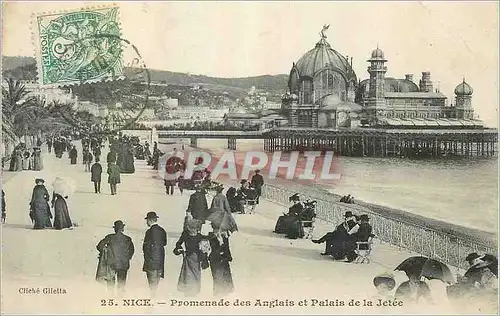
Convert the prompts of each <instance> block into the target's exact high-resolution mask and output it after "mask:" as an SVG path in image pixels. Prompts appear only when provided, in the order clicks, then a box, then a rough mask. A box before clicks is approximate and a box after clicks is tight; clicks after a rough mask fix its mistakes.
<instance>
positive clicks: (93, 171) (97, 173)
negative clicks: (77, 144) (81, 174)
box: [90, 157, 102, 193]
mask: <svg viewBox="0 0 500 316" xmlns="http://www.w3.org/2000/svg"><path fill="white" fill-rule="evenodd" d="M101 174H102V166H101V164H100V163H99V158H97V157H96V159H95V163H94V164H93V165H92V167H91V168H90V181H92V182H94V191H95V193H101Z"/></svg>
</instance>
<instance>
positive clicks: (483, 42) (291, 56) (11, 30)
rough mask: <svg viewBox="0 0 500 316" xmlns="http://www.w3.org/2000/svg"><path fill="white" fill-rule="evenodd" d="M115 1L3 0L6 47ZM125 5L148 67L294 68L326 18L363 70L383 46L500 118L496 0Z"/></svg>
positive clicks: (13, 51)
mask: <svg viewBox="0 0 500 316" xmlns="http://www.w3.org/2000/svg"><path fill="white" fill-rule="evenodd" d="M96 5H110V3H95V2H94V3H90V2H76V1H74V2H52V3H51V2H43V3H34V2H7V3H5V2H4V4H3V26H2V43H3V45H2V54H3V55H4V56H34V48H33V44H32V35H31V34H32V32H31V29H30V27H31V21H32V15H33V14H35V15H36V14H40V13H41V12H52V11H55V12H60V11H61V10H64V9H66V10H72V9H80V8H85V7H92V6H96ZM116 5H117V6H119V7H120V9H119V10H120V17H119V19H120V22H121V27H122V36H123V37H124V38H126V39H128V40H130V41H131V42H132V43H133V44H134V45H135V46H136V47H137V48H138V49H139V51H140V53H141V55H142V56H143V57H144V60H145V62H146V65H147V67H148V68H153V69H162V70H169V71H176V72H187V73H192V74H202V75H207V76H216V77H247V76H256V75H265V74H283V73H289V71H290V69H291V66H292V63H293V62H296V61H297V60H298V59H299V58H300V57H301V56H302V55H303V54H304V53H306V52H307V51H308V50H310V49H312V48H313V47H314V45H315V43H316V42H317V41H318V40H319V38H320V37H319V32H320V31H321V28H322V26H323V25H324V24H330V28H329V30H328V31H327V32H326V34H327V36H328V38H327V40H328V41H329V43H330V45H331V46H332V48H334V49H335V50H337V51H338V52H339V53H341V54H342V55H344V56H347V55H348V56H352V57H353V68H354V70H355V72H356V74H357V76H358V78H360V79H365V78H367V77H368V73H367V71H366V68H367V66H368V63H367V62H366V60H367V59H368V58H369V57H370V54H371V51H372V50H373V49H375V48H376V47H377V44H378V46H379V47H380V48H381V49H382V50H383V51H384V52H385V56H386V58H387V59H388V63H387V67H388V72H387V76H390V77H397V78H404V75H405V74H414V81H415V82H417V84H418V80H420V78H421V73H422V72H423V71H430V72H431V79H432V81H433V82H434V87H435V88H438V87H439V88H440V91H441V92H442V93H444V94H445V95H446V96H448V98H449V102H453V103H454V100H453V99H454V94H453V90H454V88H455V86H456V85H457V84H459V83H461V82H462V80H463V78H465V80H466V81H467V82H468V83H469V84H470V85H471V86H472V87H473V89H474V94H473V100H472V102H473V106H474V108H475V110H476V113H478V114H479V116H480V118H481V119H482V120H484V121H485V123H486V124H487V125H488V126H495V127H496V126H498V101H499V100H498V95H499V91H498V87H499V82H498V68H499V65H498V49H499V42H498V41H499V34H498V14H499V12H498V3H497V2H496V1H495V2H494V1H492V2H478V1H476V2H465V1H460V2H452V1H446V2H437V1H433V2H417V1H413V2H375V1H363V2H310V1H309V2H149V3H146V2H127V3H116Z"/></svg>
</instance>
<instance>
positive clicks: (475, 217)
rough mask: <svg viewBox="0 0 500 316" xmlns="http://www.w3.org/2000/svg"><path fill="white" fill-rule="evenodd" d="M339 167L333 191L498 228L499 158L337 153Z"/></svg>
mask: <svg viewBox="0 0 500 316" xmlns="http://www.w3.org/2000/svg"><path fill="white" fill-rule="evenodd" d="M185 143H186V144H189V142H188V140H186V141H185ZM163 146H165V145H163ZM226 146H227V140H218V139H202V140H200V139H199V140H198V147H199V148H201V149H205V150H209V151H212V152H216V153H217V152H222V151H223V150H227V149H226ZM237 146H238V147H237V148H238V151H256V150H262V148H263V142H262V140H244V141H243V140H239V141H238V144H237ZM165 149H167V148H165ZM336 172H337V173H338V172H340V174H341V179H340V180H339V181H337V182H336V183H335V184H331V186H330V187H327V188H326V189H327V190H328V191H330V192H332V193H336V194H339V195H347V194H351V195H352V196H353V197H354V198H355V199H356V200H362V201H364V202H367V203H373V204H378V205H382V206H387V207H391V208H395V209H400V210H404V211H407V212H410V213H413V214H417V215H421V216H424V217H429V218H433V219H438V220H443V221H446V222H449V223H452V224H456V225H461V226H466V227H470V228H475V229H479V230H483V231H486V232H491V233H495V234H496V233H497V231H498V159H497V158H489V159H487V158H472V159H436V160H411V159H399V158H361V157H359V158H358V157H338V159H337V161H336Z"/></svg>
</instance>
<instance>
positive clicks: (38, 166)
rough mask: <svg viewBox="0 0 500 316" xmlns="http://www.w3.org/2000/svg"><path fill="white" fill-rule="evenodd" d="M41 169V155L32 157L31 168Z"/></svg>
mask: <svg viewBox="0 0 500 316" xmlns="http://www.w3.org/2000/svg"><path fill="white" fill-rule="evenodd" d="M42 169H43V162H42V157H40V156H37V157H35V159H34V168H33V170H35V171H40V170H42Z"/></svg>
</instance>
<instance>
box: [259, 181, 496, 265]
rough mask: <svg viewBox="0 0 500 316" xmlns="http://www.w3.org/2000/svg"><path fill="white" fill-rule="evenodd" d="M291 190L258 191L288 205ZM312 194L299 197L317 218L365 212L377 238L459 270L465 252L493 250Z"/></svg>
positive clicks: (268, 187)
mask: <svg viewBox="0 0 500 316" xmlns="http://www.w3.org/2000/svg"><path fill="white" fill-rule="evenodd" d="M294 193H296V192H294V191H292V190H289V189H285V188H281V187H277V186H274V185H269V184H266V185H264V187H263V190H262V197H263V198H265V199H268V200H270V201H272V202H275V203H277V204H281V205H283V206H288V205H290V202H289V200H288V198H289V196H291V195H293V194H294ZM314 195H315V196H313V195H307V194H303V195H302V196H304V197H305V198H310V199H313V200H316V201H317V205H316V214H317V217H318V218H319V219H321V220H324V221H326V222H330V223H333V224H335V225H338V224H339V223H341V222H342V221H343V217H344V213H345V212H346V211H351V212H353V213H354V214H357V215H361V214H367V215H369V216H370V222H371V225H372V227H373V233H374V234H375V235H376V236H377V238H378V239H379V240H380V241H383V242H386V243H389V244H391V245H393V246H396V247H398V248H399V249H400V250H401V249H406V250H408V251H412V252H415V253H418V254H421V255H423V256H427V257H429V258H434V259H437V260H439V261H441V262H443V263H446V264H448V265H451V266H454V267H457V268H462V269H465V268H467V262H466V261H465V257H466V256H467V254H468V253H471V252H477V253H491V254H496V253H497V249H496V247H495V246H494V245H493V243H491V244H487V243H485V242H483V241H479V240H475V238H474V237H473V236H470V238H465V237H460V236H455V235H453V234H449V233H445V232H441V231H438V230H436V229H432V228H429V227H424V226H420V225H417V224H414V223H411V222H407V221H403V220H400V219H396V218H390V217H388V216H382V215H380V214H377V213H375V212H373V211H371V210H370V209H369V208H367V207H364V206H360V205H356V204H347V203H341V202H339V201H338V200H337V199H336V197H335V196H333V195H329V194H326V193H325V194H322V193H319V192H318V194H314Z"/></svg>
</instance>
